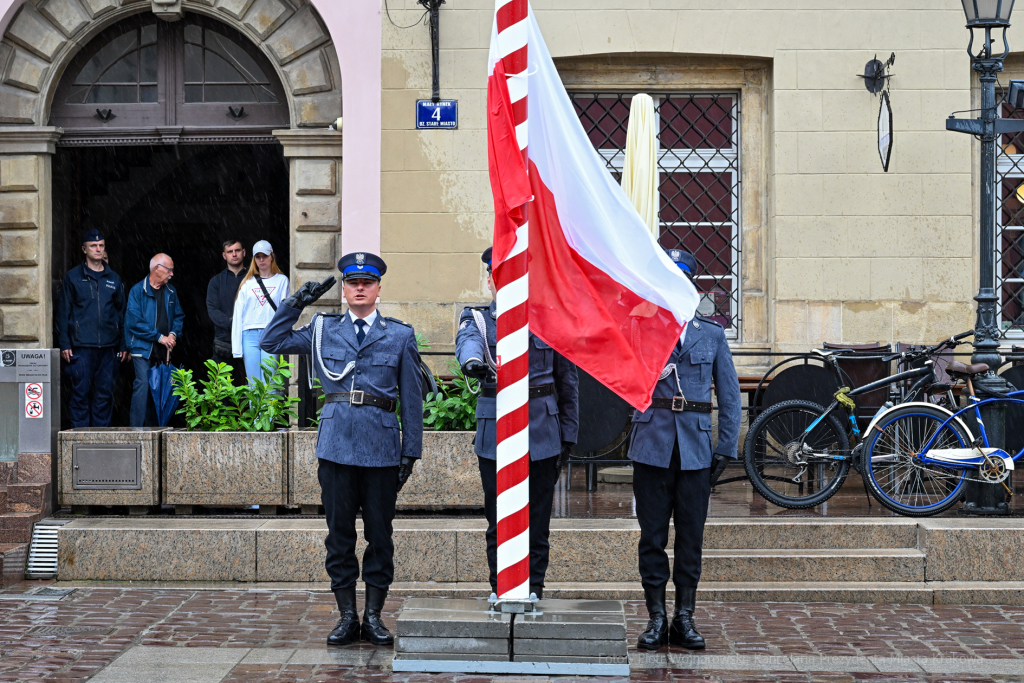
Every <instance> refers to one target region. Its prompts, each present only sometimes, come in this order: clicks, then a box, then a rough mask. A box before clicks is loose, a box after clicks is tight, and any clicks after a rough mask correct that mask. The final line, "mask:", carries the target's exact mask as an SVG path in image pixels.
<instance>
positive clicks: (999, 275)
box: [992, 104, 1024, 339]
mask: <svg viewBox="0 0 1024 683" xmlns="http://www.w3.org/2000/svg"><path fill="white" fill-rule="evenodd" d="M1001 113H1002V115H1003V117H1004V118H1014V119H1019V118H1024V112H1021V111H1012V110H1011V108H1010V107H1009V106H1008V105H1005V104H1004V105H1003V107H1002V112H1001ZM992 248H994V249H995V252H996V259H995V260H996V295H997V296H998V297H999V298H998V300H997V301H996V306H997V309H996V320H997V321H998V322H999V326H1000V329H1001V330H1002V332H1003V337H1004V338H1010V339H1021V338H1024V133H1017V134H1012V133H1011V134H1005V135H1003V136H1001V139H1000V140H999V148H998V150H997V156H996V243H995V244H994V245H992Z"/></svg>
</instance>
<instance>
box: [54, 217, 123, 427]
mask: <svg viewBox="0 0 1024 683" xmlns="http://www.w3.org/2000/svg"><path fill="white" fill-rule="evenodd" d="M105 250H106V242H105V241H104V239H103V235H101V234H100V231H99V230H89V231H88V232H87V233H85V237H84V238H83V239H82V251H83V252H84V253H85V261H84V262H83V263H82V264H81V265H78V266H75V267H74V268H72V269H71V270H69V271H68V274H67V275H65V276H64V284H63V285H62V286H61V290H60V301H59V302H58V303H57V311H56V313H55V315H54V324H55V326H56V328H57V343H58V344H59V345H60V355H61V357H62V358H63V359H64V363H65V365H64V372H65V373H66V374H67V376H68V379H69V380H70V381H71V396H70V398H69V399H68V416H69V417H70V419H71V426H72V427H73V428H78V427H107V426H109V425H110V415H111V410H112V409H113V405H114V401H113V398H114V383H115V381H116V380H117V370H118V362H119V361H121V362H123V361H125V360H127V359H128V350H127V349H128V347H127V346H126V345H125V340H124V333H123V331H124V313H125V306H126V305H127V303H128V297H127V296H126V295H125V291H124V285H123V284H122V283H121V278H120V276H119V275H118V274H117V273H115V272H114V271H113V270H111V269H110V266H108V265H107V264H106V263H104V262H103V255H104V254H105Z"/></svg>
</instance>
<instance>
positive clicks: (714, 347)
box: [629, 249, 740, 650]
mask: <svg viewBox="0 0 1024 683" xmlns="http://www.w3.org/2000/svg"><path fill="white" fill-rule="evenodd" d="M668 253H669V256H670V258H671V259H672V261H674V262H675V263H676V265H678V266H679V268H680V269H681V270H682V271H683V272H684V273H686V275H687V276H688V277H689V278H691V280H692V278H693V276H694V275H695V274H696V272H697V260H696V259H695V258H694V257H693V254H690V253H688V252H685V251H681V250H678V249H673V250H670V251H669V252H668ZM712 383H713V384H714V386H715V393H716V395H717V398H718V445H717V446H713V445H712V440H711V409H712V407H711V385H712ZM739 428H740V386H739V381H738V380H737V378H736V369H735V368H734V367H733V363H732V353H731V352H730V351H729V345H728V344H727V343H726V340H725V330H724V329H722V326H721V325H719V324H718V323H716V322H714V321H712V320H709V319H707V318H702V317H700V316H697V317H696V318H694V319H693V320H692V321H690V324H688V325H687V326H686V332H685V334H684V335H683V338H682V340H681V341H680V342H677V343H676V347H675V349H674V350H673V351H672V355H671V356H670V357H669V359H668V363H667V364H666V367H665V370H664V371H663V372H662V374H661V379H660V380H659V381H658V384H657V386H656V387H655V389H654V398H653V403H652V405H651V406H650V407H649V408H648V409H647V410H646V411H644V412H642V413H641V412H639V411H637V412H635V413H634V414H633V435H632V441H631V442H630V446H629V457H630V459H631V460H632V461H633V494H634V497H635V499H636V517H637V521H638V522H639V523H640V543H639V548H638V551H639V556H640V580H641V582H642V583H643V587H644V596H645V597H646V599H647V613H648V615H649V617H650V621H649V622H648V624H647V630H645V631H644V632H643V634H641V636H640V638H639V640H638V641H637V647H639V648H640V649H644V650H657V649H658V648H660V647H661V646H662V645H664V644H665V642H666V640H667V641H668V642H669V643H671V644H673V645H681V646H683V647H685V648H687V649H691V650H701V649H703V648H704V638H703V637H702V636H701V635H700V633H699V632H698V631H697V627H696V626H695V624H694V622H693V610H694V607H695V605H696V599H697V582H698V581H700V569H701V547H702V545H703V543H704V522H705V520H706V519H707V515H708V500H709V498H710V496H711V487H713V486H714V485H715V482H717V481H718V478H719V477H721V475H722V472H723V471H724V470H725V467H726V464H727V463H728V462H729V461H730V460H732V459H734V458H736V446H737V441H738V439H739ZM672 518H674V519H675V532H676V539H675V558H674V564H675V567H674V570H673V572H672V576H671V578H672V579H673V581H674V583H675V588H676V610H675V616H674V618H673V619H672V623H671V626H670V625H669V623H668V617H667V616H666V610H665V587H666V585H667V584H668V580H669V578H670V577H669V561H668V555H667V554H666V553H665V546H666V545H667V544H668V531H669V520H670V519H672Z"/></svg>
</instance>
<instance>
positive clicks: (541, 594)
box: [530, 583, 544, 600]
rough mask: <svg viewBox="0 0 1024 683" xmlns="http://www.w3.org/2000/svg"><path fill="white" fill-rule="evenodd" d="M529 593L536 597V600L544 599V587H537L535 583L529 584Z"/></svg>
mask: <svg viewBox="0 0 1024 683" xmlns="http://www.w3.org/2000/svg"><path fill="white" fill-rule="evenodd" d="M530 592H531V593H533V594H534V595H536V596H537V599H538V600H543V599H544V586H538V585H537V584H535V583H531V584H530Z"/></svg>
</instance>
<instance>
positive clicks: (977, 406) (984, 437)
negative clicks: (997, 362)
mask: <svg viewBox="0 0 1024 683" xmlns="http://www.w3.org/2000/svg"><path fill="white" fill-rule="evenodd" d="M1015 396H1018V397H1024V390H1021V391H1012V392H1010V393H1008V394H1006V397H1005V398H1004V397H993V398H986V399H984V400H981V401H979V400H978V398H977V397H976V396H974V395H973V394H972V395H971V397H970V401H971V405H969V406H967V407H966V408H962V409H960V410H958V411H957V412H955V413H953V414H952V415H950V416H949V417H948V418H947V419H946V421H945V422H943V423H942V424H941V425H939V427H938V428H937V429H936V430H935V433H934V434H932V437H931V438H930V439H928V443H926V444H925V445H924V448H922V449H921V453H920V454H915V456H916V458H917V459H918V460H920V461H921V462H922V463H925V464H928V465H936V466H938V467H945V468H947V469H963V470H967V469H974V468H976V467H977V466H978V465H980V464H981V462H982V458H981V457H980V456H979V458H978V462H964V463H962V464H961V463H954V462H949V461H947V460H935V459H933V458H929V457H928V455H927V454H928V452H929V451H930V450H932V447H933V446H934V445H935V441H936V439H938V438H939V434H941V433H942V430H943V429H945V428H946V427H948V426H949V423H951V422H952V421H953V420H956V419H958V418H959V417H960V416H961V415H963V414H964V413H966V412H967V411H969V410H973V411H974V416H975V419H976V420H977V422H978V429H979V430H981V442H982V447H983V448H991V446H990V445H989V442H988V432H986V431H985V422H984V421H983V420H982V419H981V408H982V406H986V405H991V404H993V403H997V402H1002V403H1018V404H1021V405H1024V398H1013V397H1015ZM996 453H1001V454H1003V455H1001V456H1000V457H1005V458H1010V460H1012V461H1014V462H1016V461H1017V459H1018V458H1020V457H1021V456H1022V455H1024V448H1021V449H1020V452H1019V453H1017V455H1014V456H1012V457H1011V456H1010V454H1009V453H1007V452H1006V451H1004V450H1002V449H1001V448H1000V449H996Z"/></svg>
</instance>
